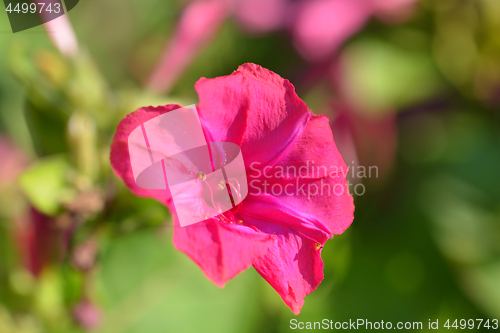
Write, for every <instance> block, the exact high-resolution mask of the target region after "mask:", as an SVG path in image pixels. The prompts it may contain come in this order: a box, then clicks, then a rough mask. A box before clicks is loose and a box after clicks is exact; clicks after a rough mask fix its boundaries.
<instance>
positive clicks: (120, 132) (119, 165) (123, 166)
mask: <svg viewBox="0 0 500 333" xmlns="http://www.w3.org/2000/svg"><path fill="white" fill-rule="evenodd" d="M178 108H180V106H178V105H174V104H169V105H166V106H159V107H153V106H149V107H144V108H140V109H138V110H137V111H135V112H132V113H130V114H128V115H127V116H126V117H125V118H123V119H122V121H120V123H119V124H118V127H117V129H116V133H115V136H114V138H113V142H112V143H111V157H110V158H111V166H112V167H113V170H114V171H115V173H116V175H117V176H118V177H120V178H121V179H122V180H123V181H124V183H125V185H127V187H128V188H129V189H130V190H131V191H132V193H134V194H135V195H137V196H140V197H147V198H154V199H156V200H158V201H159V202H161V203H162V204H164V205H166V206H170V207H172V206H173V205H171V202H172V195H171V194H170V190H169V189H168V188H167V189H166V190H148V189H144V188H140V187H139V186H137V184H136V182H135V179H134V175H133V173H132V165H131V162H130V154H129V147H128V137H129V135H130V133H131V132H132V131H133V130H134V129H136V128H137V127H138V126H140V125H141V124H143V123H144V122H146V121H148V120H150V119H152V118H154V117H157V116H159V115H162V114H164V113H166V112H169V111H172V110H175V109H178Z"/></svg>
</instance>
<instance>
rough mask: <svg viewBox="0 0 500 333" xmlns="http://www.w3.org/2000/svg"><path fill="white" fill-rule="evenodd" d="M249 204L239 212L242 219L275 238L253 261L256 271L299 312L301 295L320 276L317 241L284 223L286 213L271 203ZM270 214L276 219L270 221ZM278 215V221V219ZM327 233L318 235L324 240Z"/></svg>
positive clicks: (312, 289) (310, 289)
mask: <svg viewBox="0 0 500 333" xmlns="http://www.w3.org/2000/svg"><path fill="white" fill-rule="evenodd" d="M249 210H251V208H250V207H248V209H247V210H246V211H245V209H244V210H243V211H242V212H241V214H240V216H241V217H242V218H243V221H244V223H248V224H250V225H253V226H254V227H256V228H257V229H258V230H260V231H262V232H264V233H268V234H272V235H274V237H275V238H276V242H275V243H274V245H273V246H271V247H270V248H269V250H268V252H267V254H266V255H265V256H263V257H262V258H260V259H259V260H257V261H256V262H255V263H254V265H253V266H254V267H255V269H256V270H257V272H259V274H260V275H261V276H262V277H263V278H264V279H265V280H266V281H267V282H268V283H269V284H270V285H271V286H272V287H273V288H274V289H275V290H276V292H277V293H278V294H279V295H280V296H281V298H282V299H283V301H284V302H285V304H286V305H287V306H288V307H290V309H291V310H292V311H293V313H295V314H299V312H300V310H301V308H302V305H303V304H304V297H305V296H306V295H308V294H309V293H311V292H312V291H314V290H315V289H316V288H317V287H318V286H319V284H320V283H321V281H322V280H323V261H322V260H321V253H320V252H321V251H320V249H318V243H317V242H316V241H315V240H313V239H312V238H310V237H309V236H307V235H304V234H303V233H301V232H298V231H296V230H294V229H292V228H291V227H288V226H287V222H288V220H287V216H286V214H283V211H281V212H280V214H278V215H279V217H278V216H276V215H275V212H276V211H275V210H274V209H273V208H272V205H269V206H265V207H264V206H262V207H260V209H259V210H255V209H253V207H252V210H253V211H252V212H251V213H250V214H249ZM269 216H272V219H273V220H276V221H275V222H277V223H269V218H268V217H269ZM278 219H279V221H277V220H278ZM326 239H327V235H326V234H323V237H322V238H320V239H319V244H321V245H322V244H324V242H325V241H326Z"/></svg>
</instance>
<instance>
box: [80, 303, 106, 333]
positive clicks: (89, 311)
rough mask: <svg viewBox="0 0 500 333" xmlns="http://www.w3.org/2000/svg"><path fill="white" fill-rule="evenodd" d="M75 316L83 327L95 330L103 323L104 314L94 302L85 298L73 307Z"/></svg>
mask: <svg viewBox="0 0 500 333" xmlns="http://www.w3.org/2000/svg"><path fill="white" fill-rule="evenodd" d="M73 318H74V320H75V321H76V322H77V323H78V324H79V325H80V326H81V327H83V328H85V329H87V330H94V329H96V328H98V327H99V325H100V324H101V321H102V314H101V311H100V310H99V309H98V308H97V307H96V306H95V305H94V304H93V303H92V302H90V301H89V300H87V299H85V300H83V301H81V302H80V303H78V304H77V305H76V307H75V308H74V309H73Z"/></svg>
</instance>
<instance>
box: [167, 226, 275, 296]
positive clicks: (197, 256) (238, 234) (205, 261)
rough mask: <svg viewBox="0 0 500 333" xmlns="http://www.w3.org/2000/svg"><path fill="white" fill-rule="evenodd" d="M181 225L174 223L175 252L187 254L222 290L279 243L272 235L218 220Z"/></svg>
mask: <svg viewBox="0 0 500 333" xmlns="http://www.w3.org/2000/svg"><path fill="white" fill-rule="evenodd" d="M174 219H175V217H174ZM178 225H179V224H178V223H174V236H173V243H174V246H175V248H176V249H177V250H179V251H182V252H184V253H185V254H187V255H188V256H189V257H190V258H191V259H192V260H193V261H194V262H195V263H196V264H197V265H198V266H200V268H201V269H202V270H203V272H204V273H205V275H206V276H207V277H208V279H210V280H211V281H212V282H213V283H215V284H216V285H217V286H219V287H221V288H222V287H224V284H225V283H226V282H227V281H228V280H230V279H232V278H233V277H235V276H236V275H237V274H238V273H240V272H242V271H243V270H245V269H247V268H248V267H250V266H251V265H252V264H253V263H254V262H255V261H256V260H257V259H258V258H260V257H262V256H263V255H265V254H266V253H267V251H268V249H269V248H270V247H271V246H273V245H274V243H275V237H274V236H272V235H269V234H265V233H263V232H260V231H258V230H255V229H253V228H250V227H248V226H244V225H239V224H227V223H222V222H219V221H216V220H215V219H209V220H207V221H204V222H200V223H196V224H193V225H189V226H186V227H179V226H178Z"/></svg>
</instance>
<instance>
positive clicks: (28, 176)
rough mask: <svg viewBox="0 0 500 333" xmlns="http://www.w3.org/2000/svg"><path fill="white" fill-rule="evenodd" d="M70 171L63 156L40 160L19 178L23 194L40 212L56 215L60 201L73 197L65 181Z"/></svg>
mask: <svg viewBox="0 0 500 333" xmlns="http://www.w3.org/2000/svg"><path fill="white" fill-rule="evenodd" d="M70 171H71V166H70V165H69V164H68V162H67V160H66V159H65V157H64V156H60V155H57V156H52V157H48V158H45V159H43V160H40V161H39V162H37V163H36V164H34V165H33V166H31V167H30V168H28V169H27V170H26V171H24V172H23V173H22V174H21V176H20V177H19V184H20V186H21V189H22V191H23V193H24V194H25V195H26V196H27V197H28V199H29V201H30V202H31V204H32V205H33V206H34V207H35V208H36V209H38V210H39V211H40V212H42V213H44V214H47V215H56V214H57V213H58V211H59V207H60V203H61V202H62V200H64V201H67V200H68V199H69V197H71V196H72V195H74V193H73V191H72V190H71V188H70V187H69V185H68V183H67V181H66V175H67V174H68V173H69V172H70Z"/></svg>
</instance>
